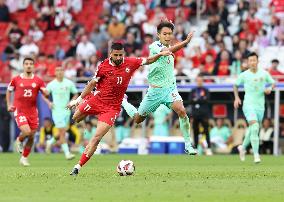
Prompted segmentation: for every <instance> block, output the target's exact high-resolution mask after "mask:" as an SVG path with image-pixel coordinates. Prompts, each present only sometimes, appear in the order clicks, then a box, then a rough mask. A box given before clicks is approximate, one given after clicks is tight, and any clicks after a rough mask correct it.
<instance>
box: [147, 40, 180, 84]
mask: <svg viewBox="0 0 284 202" xmlns="http://www.w3.org/2000/svg"><path fill="white" fill-rule="evenodd" d="M164 48H167V47H166V46H164V45H163V44H162V43H161V42H160V41H155V42H154V43H152V44H151V45H150V46H149V50H150V56H153V55H156V54H158V53H160V52H161V51H162V49H164ZM149 67H150V68H149V74H148V81H149V84H151V85H155V86H159V87H171V86H173V85H176V78H175V75H174V57H173V56H172V55H169V56H162V57H160V58H159V59H158V60H157V61H156V62H154V63H152V64H150V65H149Z"/></svg>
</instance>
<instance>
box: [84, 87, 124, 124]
mask: <svg viewBox="0 0 284 202" xmlns="http://www.w3.org/2000/svg"><path fill="white" fill-rule="evenodd" d="M79 110H80V112H81V113H83V114H86V115H97V116H98V120H99V121H102V122H105V123H107V124H108V125H111V126H112V125H113V124H114V122H115V120H116V118H117V116H118V115H119V113H120V110H117V109H111V108H110V107H109V106H108V105H106V104H105V103H102V102H101V101H100V100H98V98H97V97H96V95H94V94H93V92H92V93H90V94H89V95H87V96H86V97H85V98H84V100H83V103H82V104H80V105H79Z"/></svg>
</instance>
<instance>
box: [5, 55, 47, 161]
mask: <svg viewBox="0 0 284 202" xmlns="http://www.w3.org/2000/svg"><path fill="white" fill-rule="evenodd" d="M23 67H24V73H22V74H20V75H18V76H16V77H14V78H13V79H12V81H11V82H10V84H9V86H8V89H7V93H6V101H7V108H8V111H9V112H14V116H15V119H16V123H17V125H18V127H19V129H20V131H21V133H20V135H19V136H18V138H17V140H16V144H17V150H18V152H20V153H22V157H21V159H20V164H21V165H23V166H29V165H30V164H29V162H28V156H29V154H30V152H31V148H32V146H33V142H34V134H35V132H36V130H37V128H38V124H39V123H38V122H39V121H38V110H37V101H36V100H37V95H38V93H39V92H40V91H41V92H42V93H43V95H47V91H46V89H45V84H44V82H43V80H42V79H41V78H39V77H38V76H36V75H34V74H33V71H34V60H33V59H32V58H25V59H24V61H23ZM12 91H14V103H12V102H11V95H12ZM26 138H27V142H26V144H25V146H24V145H23V141H24V140H25V139H26Z"/></svg>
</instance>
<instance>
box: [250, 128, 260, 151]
mask: <svg viewBox="0 0 284 202" xmlns="http://www.w3.org/2000/svg"><path fill="white" fill-rule="evenodd" d="M250 128H251V129H250V132H251V134H250V142H251V146H252V150H253V154H254V155H256V154H259V153H258V150H259V137H258V132H259V123H254V124H252V125H251V126H250Z"/></svg>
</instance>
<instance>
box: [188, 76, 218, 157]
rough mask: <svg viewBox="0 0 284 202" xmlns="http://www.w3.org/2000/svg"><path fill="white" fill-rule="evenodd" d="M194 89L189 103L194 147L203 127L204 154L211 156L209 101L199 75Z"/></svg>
mask: <svg viewBox="0 0 284 202" xmlns="http://www.w3.org/2000/svg"><path fill="white" fill-rule="evenodd" d="M196 85H197V86H196V87H195V88H193V89H192V91H191V93H190V96H189V98H188V99H189V102H190V104H191V109H192V110H191V114H192V118H193V123H192V127H193V136H194V143H195V147H196V148H197V146H198V143H199V135H200V134H201V131H200V125H201V126H202V127H203V131H204V134H205V136H206V142H207V148H206V150H205V153H206V154H207V155H212V151H211V141H210V136H209V125H208V119H209V114H210V111H209V103H208V100H209V99H210V94H209V91H208V89H207V88H206V87H204V86H203V78H202V77H201V76H200V75H199V76H197V78H196Z"/></svg>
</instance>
